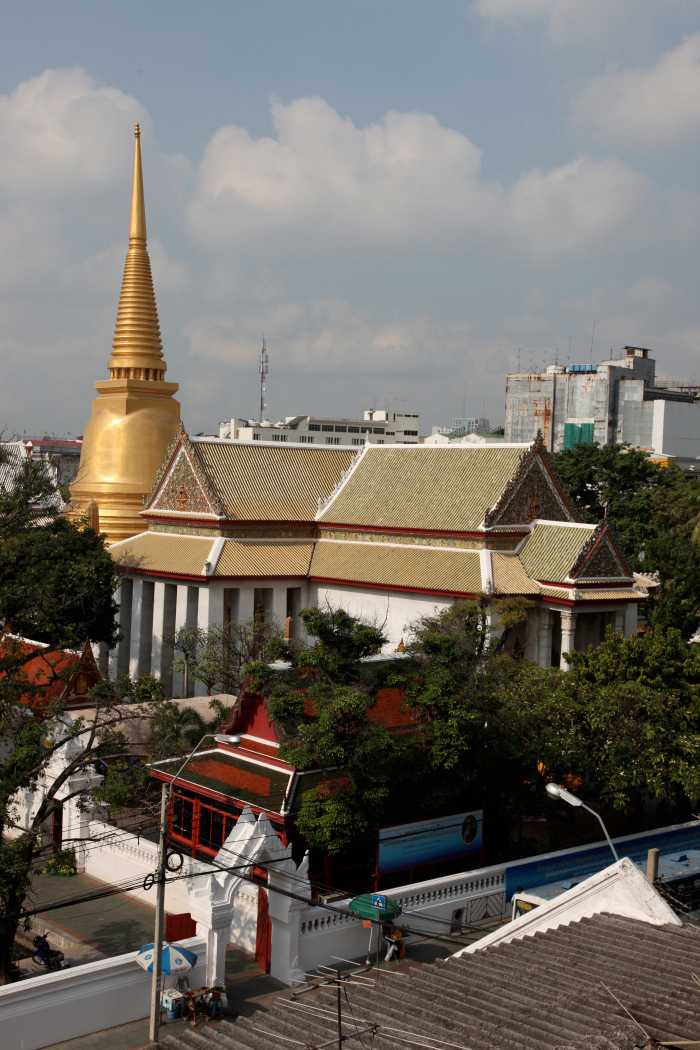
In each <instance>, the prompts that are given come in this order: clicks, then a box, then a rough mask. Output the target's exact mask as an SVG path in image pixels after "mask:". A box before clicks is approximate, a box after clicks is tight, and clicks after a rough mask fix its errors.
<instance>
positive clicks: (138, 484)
mask: <svg viewBox="0 0 700 1050" xmlns="http://www.w3.org/2000/svg"><path fill="white" fill-rule="evenodd" d="M108 368H109V376H110V377H109V379H106V380H100V381H99V382H98V383H97V384H96V388H97V397H96V398H95V400H94V401H93V403H92V415H91V417H90V421H89V422H88V425H87V427H86V429H85V435H84V438H83V446H82V451H81V456H80V469H79V472H78V476H77V478H76V480H75V481H74V482H73V484H72V486H71V505H70V508H69V514H70V517H71V518H72V519H73V520H77V519H79V518H83V517H86V516H87V518H88V520H89V521H90V524H91V525H92V526H93V527H95V528H97V529H99V531H100V532H102V533H104V534H105V536H106V537H107V540H108V542H109V543H113V542H114V541H115V540H123V539H125V538H126V537H127V536H131V535H133V534H134V533H135V532H139V531H140V530H141V528H142V524H141V519H140V517H139V512H140V510H141V508H142V507H143V501H144V498H145V497H146V496H147V495H148V493H149V492H150V490H151V486H152V483H153V478H154V476H155V473H156V470H157V469H158V467H159V465H160V463H161V461H162V459H163V456H164V455H165V452H166V450H167V448H168V446H169V444H170V443H171V441H172V440H173V438H174V437H175V435H176V434H177V431H178V426H179V422H180V405H179V403H178V402H177V401H176V400H175V398H174V394H175V393H176V391H177V389H178V388H177V384H176V383H166V382H165V371H166V364H165V359H164V357H163V348H162V343H161V337H160V326H159V323H158V310H157V307H156V298H155V292H154V290H153V278H152V276H151V264H150V260H149V257H148V248H147V245H146V211H145V204H144V196H143V177H142V173H141V132H140V129H139V126H138V124H137V125H136V129H135V139H134V172H133V182H132V189H131V217H130V223H129V250H128V252H127V256H126V262H125V264H124V277H123V280H122V288H121V294H120V297H119V306H118V309H117V319H116V325H115V329H114V340H113V342H112V356H111V358H110V360H109V365H108Z"/></svg>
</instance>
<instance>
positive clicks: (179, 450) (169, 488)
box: [147, 430, 224, 518]
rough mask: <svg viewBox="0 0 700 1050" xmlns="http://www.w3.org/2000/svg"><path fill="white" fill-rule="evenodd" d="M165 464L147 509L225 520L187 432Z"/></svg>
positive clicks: (218, 501)
mask: <svg viewBox="0 0 700 1050" xmlns="http://www.w3.org/2000/svg"><path fill="white" fill-rule="evenodd" d="M166 462H167V469H166V471H165V472H164V474H163V476H162V477H161V479H160V482H159V486H158V489H157V491H155V492H154V494H153V496H152V498H151V500H150V501H149V504H148V507H147V509H148V510H151V511H175V512H176V513H178V514H184V513H189V514H207V515H215V516H216V517H220V518H221V517H224V508H223V506H222V505H221V501H220V500H219V498H218V496H217V494H216V493H215V491H214V489H213V487H212V486H211V484H210V483H209V479H208V478H207V475H206V471H205V470H204V467H203V466H202V463H201V461H200V459H199V457H198V456H197V453H196V450H195V448H194V446H193V444H192V442H191V441H190V439H189V437H188V436H187V434H186V433H185V432H184V430H183V432H182V433H181V434H180V435H179V436H178V440H177V443H176V446H175V447H174V448H173V453H172V455H170V456H169V457H168V458H167V460H166Z"/></svg>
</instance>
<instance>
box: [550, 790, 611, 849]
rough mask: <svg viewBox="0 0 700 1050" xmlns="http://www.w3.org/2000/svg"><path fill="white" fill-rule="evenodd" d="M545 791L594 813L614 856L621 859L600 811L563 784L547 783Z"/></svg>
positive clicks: (552, 796) (553, 796) (571, 804)
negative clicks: (597, 811)
mask: <svg viewBox="0 0 700 1050" xmlns="http://www.w3.org/2000/svg"><path fill="white" fill-rule="evenodd" d="M545 791H546V792H547V794H548V795H549V797H550V798H560V799H561V800H562V802H568V803H569V805H570V806H583V808H584V809H586V810H588V812H589V813H592V814H593V816H594V817H595V818H596V820H597V821H598V823H599V824H600V826H601V828H602V829H603V834H604V835H605V838H606V839H607V841H608V846H610V849H611V851H612V855H613V857H614V858H615V860H616V861H618V860H619V859H620V858H619V856H618V854H617V850H616V849H615V847H614V846H613V843H612V839H611V838H610V836H609V835H608V829H607V828H606V826H605V824H604V823H603V818H602V817H601V815H600V814H599V813H596V811H595V810H594V809H591V807H590V806H587V805H586V803H585V802H583V801H582V800H581V799H580V798H579V797H578V795H574V794H573V793H572V792H571V791H567V790H566V788H565V787H562V786H561V784H551V783H550V784H547V787H546V788H545Z"/></svg>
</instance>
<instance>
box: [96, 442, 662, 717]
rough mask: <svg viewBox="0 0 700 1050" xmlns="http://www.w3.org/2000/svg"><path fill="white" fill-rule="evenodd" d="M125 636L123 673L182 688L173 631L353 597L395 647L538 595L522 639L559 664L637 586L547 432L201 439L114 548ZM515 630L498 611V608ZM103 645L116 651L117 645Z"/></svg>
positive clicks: (162, 476)
mask: <svg viewBox="0 0 700 1050" xmlns="http://www.w3.org/2000/svg"><path fill="white" fill-rule="evenodd" d="M112 554H113V557H114V558H115V560H116V561H117V563H118V565H119V568H120V572H121V585H120V594H119V605H120V612H119V622H120V631H121V640H120V642H119V644H118V647H117V648H116V649H115V650H113V652H112V654H111V657H110V661H111V671H112V673H114V674H116V673H119V672H125V671H129V672H130V673H131V674H132V676H140V675H143V674H147V673H152V674H154V675H156V677H159V678H160V679H161V681H163V683H164V685H165V688H166V691H167V692H172V695H175V696H177V695H181V690H182V688H183V683H182V682H181V681H180V680H179V676H178V674H176V673H174V670H173V640H174V637H175V634H176V632H177V630H178V629H179V628H180V627H183V626H199V627H202V628H204V629H207V628H209V627H211V626H213V625H221V624H226V623H231V622H236V621H238V622H241V623H246V622H249V621H250V620H251V619H252V618H253V617H254V616H256V617H264V618H268V619H270V620H273V621H276V622H277V623H278V624H279V625H280V626H282V624H283V623H285V622H286V624H287V628H288V631H289V633H291V634H292V635H296V636H297V637H301V634H300V632H301V623H300V620H299V611H300V610H301V609H302V608H305V607H313V606H317V607H319V608H326V607H331V608H343V609H345V610H347V612H348V613H350V614H351V615H353V616H357V617H360V618H362V619H364V620H366V621H369V622H372V623H375V624H377V625H378V626H380V627H381V628H382V630H383V631H384V633H385V635H386V637H387V646H386V648H387V650H391V649H394V648H396V647H397V646H400V645H401V642H402V640H404V639H406V638H407V637H408V636H409V635H410V630H411V625H412V624H413V623H414V622H415V621H416V620H417V619H419V618H420V617H422V616H426V615H431V614H433V613H435V612H436V611H438V610H440V609H444V608H446V607H448V606H449V605H450V604H451V603H452V602H453V601H454V600H455V599H459V598H466V599H478V598H486V599H487V600H488V601H492V600H493V599H497V598H499V597H515V596H521V597H523V598H525V599H527V601H528V603H529V609H528V612H527V619H526V622H524V623H523V624H522V625H521V626H520V628H518V629H517V630H515V631H513V632H512V633H511V635H510V636H509V637H508V639H507V644H508V647H509V648H510V649H511V650H512V651H516V652H522V653H524V654H525V655H526V656H528V657H529V658H530V659H532V660H534V661H537V662H538V663H540V664H541V665H542V666H551V665H553V664H554V665H559V664H561V665H562V666H567V663H566V660H565V655H566V653H569V652H571V651H572V650H573V649H584V648H586V647H587V646H589V645H594V644H597V643H598V642H599V641H601V640H602V638H603V636H604V632H605V629H606V627H607V626H608V625H612V626H614V627H615V628H616V629H618V630H619V631H624V633H625V634H631V633H632V632H633V631H634V630H635V629H636V626H637V603H638V602H639V601H640V600H643V598H644V596H645V595H644V593H643V592H641V591H640V590H639V589H637V588H636V587H635V585H634V580H633V577H632V573H631V571H630V569H629V567H628V566H627V565H626V563H625V560H624V557H623V556H622V554H621V553H620V551H619V550H618V548H617V545H616V543H615V539H614V537H613V536H612V535H611V532H610V530H609V527H608V526H607V524H605V523H602V524H600V525H589V524H583V523H581V522H578V521H577V520H576V511H575V509H574V507H573V505H572V504H571V501H570V500H569V498H568V496H567V495H566V493H565V491H564V490H563V488H562V486H561V483H560V482H559V480H558V478H557V477H556V474H555V472H554V470H553V467H552V465H551V463H550V460H549V457H548V456H547V455H546V453H545V451H544V448H543V447H542V444H541V442H539V441H537V442H535V443H534V444H533V445H513V444H510V445H509V444H500V445H480V444H479V445H476V444H469V445H467V444H464V445H462V444H459V445H449V446H442V447H441V446H438V447H431V446H425V445H418V446H415V447H407V446H405V445H383V446H380V445H365V446H364V447H363V448H362V449H358V450H352V449H347V448H326V447H319V446H314V445H310V446H309V445H301V444H291V443H287V444H281V443H280V444H276V443H273V442H262V441H251V442H236V441H223V440H221V439H217V438H207V437H202V438H193V439H190V438H189V437H188V436H187V434H186V433H185V432H184V430H183V431H182V432H181V434H180V435H179V437H178V438H177V440H176V441H175V442H174V443H173V446H172V448H171V449H170V450H169V452H168V454H167V456H166V458H165V460H164V462H163V464H162V468H161V470H160V472H159V475H158V478H157V480H156V483H155V485H154V488H153V492H152V494H151V496H150V498H149V499H148V501H147V504H146V506H145V508H144V510H143V513H142V531H141V532H140V533H139V534H138V535H136V536H134V537H131V538H130V539H128V540H124V541H121V542H118V543H116V544H114V545H113V546H112ZM491 629H492V631H494V632H498V630H499V628H498V616H497V612H496V610H495V609H494V610H493V611H492V613H491ZM103 655H104V654H103Z"/></svg>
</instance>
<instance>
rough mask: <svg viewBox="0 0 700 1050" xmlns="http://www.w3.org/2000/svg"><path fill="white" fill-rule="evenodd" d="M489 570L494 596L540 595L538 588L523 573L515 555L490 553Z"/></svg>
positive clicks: (523, 570)
mask: <svg viewBox="0 0 700 1050" xmlns="http://www.w3.org/2000/svg"><path fill="white" fill-rule="evenodd" d="M491 568H492V571H493V585H494V590H495V593H496V594H539V593H540V588H539V587H538V585H537V584H536V583H535V582H534V581H533V580H531V579H530V577H529V576H528V574H527V573H526V572H525V569H524V567H523V564H522V562H521V561H520V558H518V557H517V555H515V554H498V553H492V555H491Z"/></svg>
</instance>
